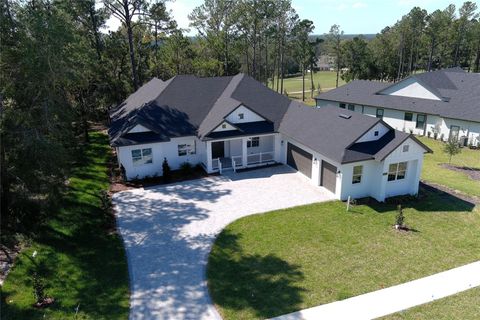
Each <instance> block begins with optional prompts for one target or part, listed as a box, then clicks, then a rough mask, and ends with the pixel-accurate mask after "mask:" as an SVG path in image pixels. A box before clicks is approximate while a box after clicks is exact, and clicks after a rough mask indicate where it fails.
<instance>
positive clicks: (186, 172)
mask: <svg viewBox="0 0 480 320" xmlns="http://www.w3.org/2000/svg"><path fill="white" fill-rule="evenodd" d="M180 172H181V174H182V176H184V177H188V176H190V175H191V174H192V172H193V167H192V165H191V163H190V162H186V161H185V162H184V163H182V164H181V165H180Z"/></svg>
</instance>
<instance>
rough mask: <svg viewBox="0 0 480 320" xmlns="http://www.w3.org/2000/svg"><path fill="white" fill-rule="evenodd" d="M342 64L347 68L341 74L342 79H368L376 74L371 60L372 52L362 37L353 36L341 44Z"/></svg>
mask: <svg viewBox="0 0 480 320" xmlns="http://www.w3.org/2000/svg"><path fill="white" fill-rule="evenodd" d="M342 56H343V63H344V66H345V67H346V68H347V69H348V70H347V71H346V72H345V73H343V74H342V79H344V80H345V81H347V82H348V81H352V80H355V79H370V78H371V76H372V75H374V74H376V71H375V67H374V65H373V62H372V60H371V59H372V53H371V52H370V49H369V47H368V43H367V42H366V41H365V40H364V39H363V38H362V37H355V38H353V39H352V40H348V41H345V42H344V43H343V44H342Z"/></svg>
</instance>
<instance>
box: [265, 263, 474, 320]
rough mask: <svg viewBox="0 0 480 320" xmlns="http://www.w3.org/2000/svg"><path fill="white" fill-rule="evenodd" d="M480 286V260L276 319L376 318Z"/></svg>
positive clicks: (276, 319)
mask: <svg viewBox="0 0 480 320" xmlns="http://www.w3.org/2000/svg"><path fill="white" fill-rule="evenodd" d="M477 286H480V261H477V262H474V263H471V264H467V265H465V266H462V267H458V268H455V269H451V270H448V271H444V272H441V273H437V274H434V275H432V276H429V277H425V278H421V279H418V280H414V281H411V282H407V283H403V284H400V285H397V286H393V287H390V288H386V289H382V290H378V291H374V292H370V293H367V294H363V295H360V296H356V297H353V298H349V299H346V300H342V301H337V302H333V303H329V304H324V305H321V306H318V307H313V308H310V309H305V310H301V311H298V312H294V313H290V314H287V315H284V316H280V317H277V318H274V319H275V320H299V319H302V320H310V319H312V320H313V319H315V320H317V319H322V320H330V319H356V320H362V319H374V318H378V317H383V316H386V315H388V314H391V313H395V312H399V311H402V310H405V309H408V308H412V307H414V306H417V305H420V304H424V303H428V302H432V301H434V300H437V299H441V298H444V297H447V296H450V295H453V294H456V293H458V292H462V291H465V290H468V289H471V288H474V287H477Z"/></svg>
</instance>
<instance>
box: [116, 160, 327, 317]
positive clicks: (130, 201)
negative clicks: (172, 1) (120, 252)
mask: <svg viewBox="0 0 480 320" xmlns="http://www.w3.org/2000/svg"><path fill="white" fill-rule="evenodd" d="M332 196H333V195H332V194H331V193H329V192H328V191H326V190H324V189H322V188H319V187H315V186H313V185H311V184H310V183H309V182H308V180H307V179H306V178H305V177H303V176H302V175H301V174H300V173H298V172H294V171H293V170H291V169H290V168H288V167H286V166H275V167H270V168H264V169H257V170H252V171H246V172H241V173H230V174H226V175H223V176H218V177H209V178H205V179H199V180H193V181H187V182H182V183H176V184H171V185H168V186H158V187H153V188H148V189H135V190H129V191H123V192H119V193H117V194H115V195H114V196H113V203H114V206H115V210H116V213H117V220H118V226H119V228H120V232H121V234H122V236H123V239H124V242H125V247H126V251H127V256H128V265H129V271H130V281H131V291H132V292H131V301H130V304H131V305H130V307H131V310H130V319H179V320H180V319H218V318H219V315H218V313H217V312H216V310H215V308H214V307H213V305H212V303H211V301H210V298H209V296H208V292H207V286H206V280H205V267H206V264H207V257H208V253H209V251H210V248H211V245H212V243H213V240H214V238H215V235H216V234H218V233H219V232H220V231H221V230H222V229H223V228H224V227H225V226H226V225H227V224H229V223H230V222H232V221H234V220H236V219H238V218H241V217H244V216H247V215H250V214H254V213H259V212H265V211H270V210H277V209H281V208H287V207H293V206H297V205H302V204H308V203H313V202H319V201H326V200H330V199H332Z"/></svg>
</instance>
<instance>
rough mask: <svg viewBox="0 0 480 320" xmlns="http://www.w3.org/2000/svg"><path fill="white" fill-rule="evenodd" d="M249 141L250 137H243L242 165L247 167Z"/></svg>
mask: <svg viewBox="0 0 480 320" xmlns="http://www.w3.org/2000/svg"><path fill="white" fill-rule="evenodd" d="M247 141H248V138H242V165H243V166H244V167H247V160H248V157H247V155H248V153H247Z"/></svg>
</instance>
